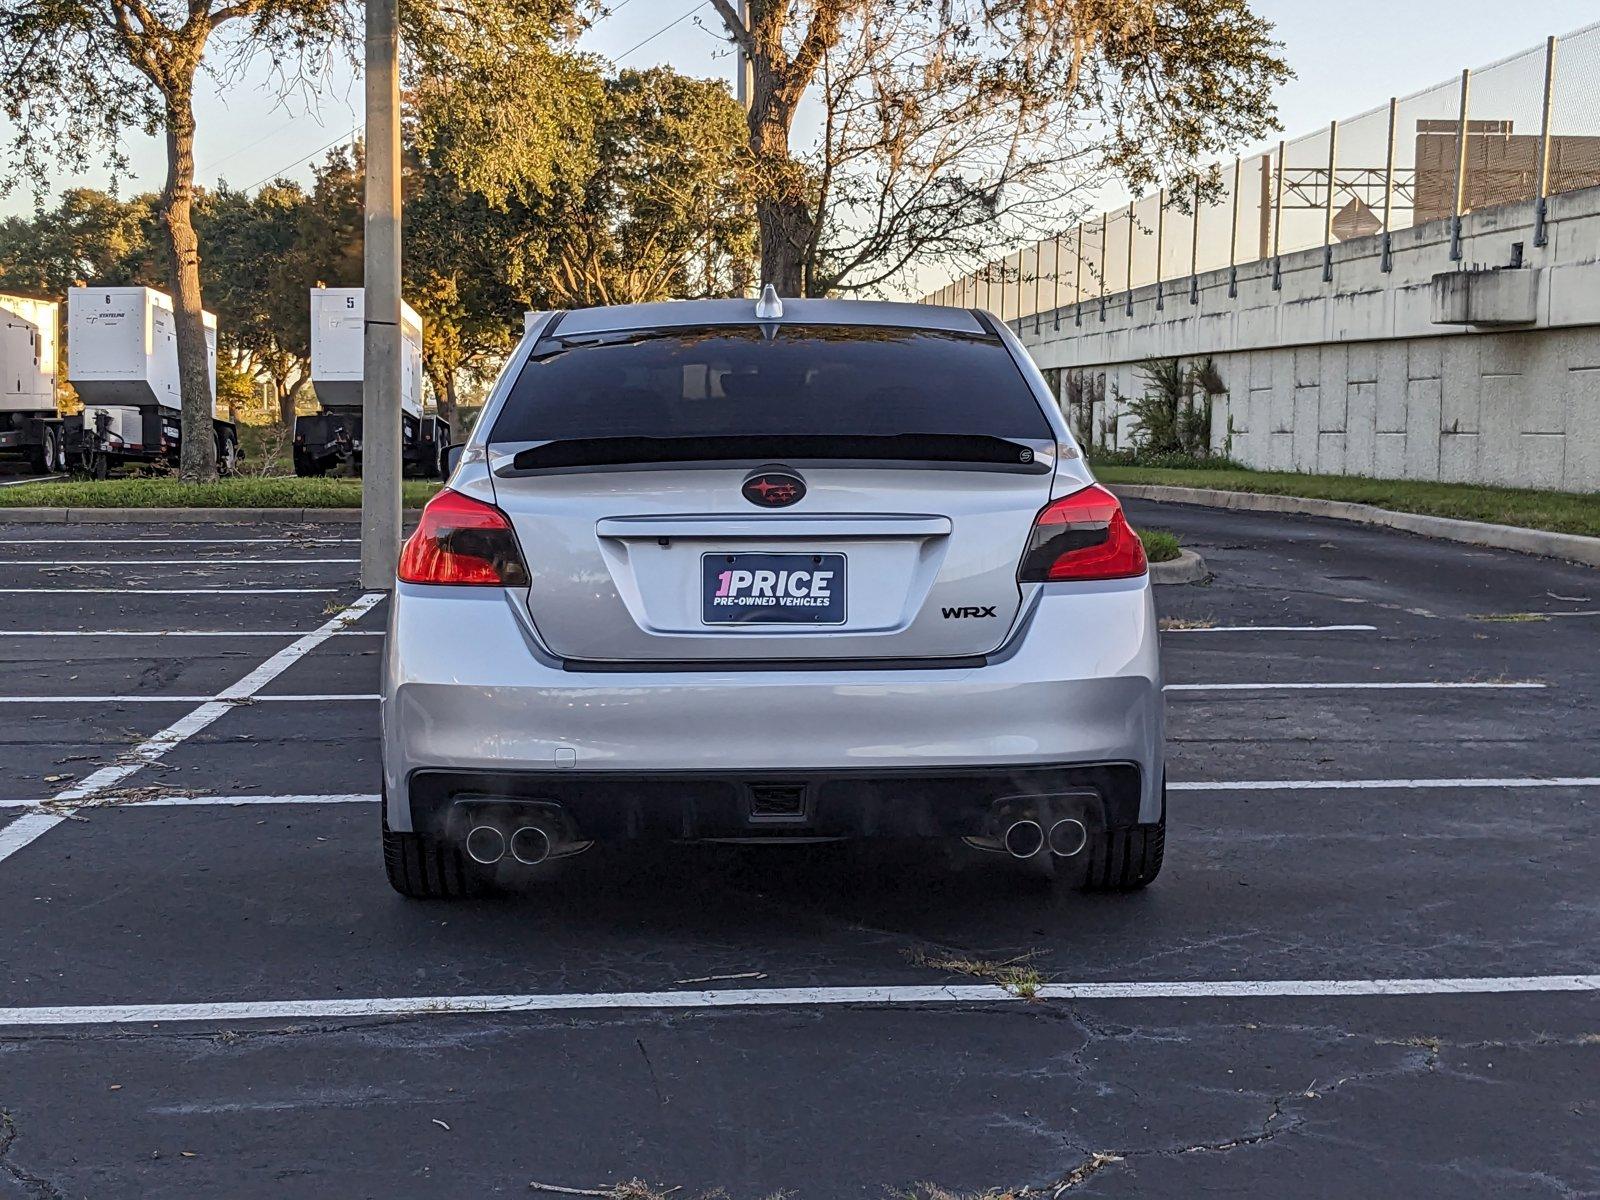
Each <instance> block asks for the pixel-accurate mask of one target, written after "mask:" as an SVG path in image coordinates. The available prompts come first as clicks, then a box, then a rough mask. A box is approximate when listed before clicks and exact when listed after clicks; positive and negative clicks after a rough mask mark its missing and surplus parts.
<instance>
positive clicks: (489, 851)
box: [466, 825, 506, 867]
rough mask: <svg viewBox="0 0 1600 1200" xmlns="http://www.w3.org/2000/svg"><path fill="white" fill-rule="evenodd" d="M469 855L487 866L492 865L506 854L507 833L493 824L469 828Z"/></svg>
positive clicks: (473, 859)
mask: <svg viewBox="0 0 1600 1200" xmlns="http://www.w3.org/2000/svg"><path fill="white" fill-rule="evenodd" d="M466 849H467V857H468V858H470V859H471V860H472V861H473V862H475V863H479V864H481V865H482V866H485V867H492V866H494V864H495V863H497V862H499V861H500V860H501V859H502V858H504V857H505V856H506V835H505V834H503V833H501V832H500V830H498V829H496V828H495V827H494V826H493V825H474V826H473V827H472V828H471V829H469V830H467V839H466Z"/></svg>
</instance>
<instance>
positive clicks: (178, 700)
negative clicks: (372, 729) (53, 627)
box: [0, 647, 379, 708]
mask: <svg viewBox="0 0 1600 1200" xmlns="http://www.w3.org/2000/svg"><path fill="white" fill-rule="evenodd" d="M291 648H292V647H291ZM377 699H379V696H378V694H377V693H376V692H330V693H329V694H327V695H319V696H294V695H289V696H257V695H255V694H253V693H252V694H249V695H244V696H234V697H229V696H227V694H226V693H224V694H222V695H219V696H0V704H202V703H207V702H209V701H211V700H216V701H218V702H219V703H220V704H222V706H223V707H224V708H233V707H235V706H237V705H240V704H243V703H245V702H246V701H249V702H250V703H251V704H258V703H265V702H266V701H269V700H270V701H272V702H273V703H275V704H326V703H330V702H332V701H338V700H361V701H364V702H367V703H371V702H372V701H374V700H377Z"/></svg>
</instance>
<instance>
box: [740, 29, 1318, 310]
mask: <svg viewBox="0 0 1600 1200" xmlns="http://www.w3.org/2000/svg"><path fill="white" fill-rule="evenodd" d="M711 2H712V3H713V4H714V5H715V7H716V9H717V12H718V13H719V15H720V16H721V17H722V19H723V22H724V24H725V25H726V26H727V29H728V32H729V36H730V38H731V39H732V40H733V41H734V43H735V44H736V45H737V47H738V48H739V50H740V52H741V53H743V54H745V55H747V56H748V58H749V60H750V63H751V74H752V77H753V87H752V92H751V104H750V109H749V113H748V115H747V133H748V142H749V148H750V151H751V155H752V157H753V159H754V165H755V170H756V171H757V172H758V176H759V179H760V185H761V201H760V204H759V216H760V233H761V263H762V276H763V279H764V280H766V281H769V282H771V283H773V284H774V285H775V286H776V287H777V288H778V290H779V291H780V292H782V293H785V294H788V295H825V294H828V293H829V292H834V291H860V290H876V289H878V288H881V287H882V286H883V285H885V284H886V283H887V282H889V281H890V280H892V279H894V278H896V277H897V276H903V275H904V274H906V273H908V272H909V271H910V270H912V269H914V268H915V267H917V266H921V265H927V264H929V263H931V262H938V261H947V262H948V261H953V260H957V259H961V258H969V257H974V256H977V255H981V254H984V253H986V252H987V251H989V250H991V249H992V248H994V247H995V246H997V245H999V244H1002V243H1004V242H1006V241H1008V240H1010V239H1011V238H1012V237H1014V236H1015V235H1016V234H1017V233H1018V232H1019V231H1022V230H1032V229H1036V228H1038V227H1039V226H1040V225H1042V224H1043V223H1044V222H1045V221H1047V220H1050V219H1053V218H1055V217H1056V216H1057V214H1059V213H1060V212H1061V211H1062V210H1063V209H1064V208H1065V207H1067V206H1069V205H1070V204H1071V203H1072V198H1073V196H1074V193H1075V192H1076V191H1077V190H1079V189H1080V188H1082V187H1084V186H1085V185H1088V184H1092V183H1096V182H1099V181H1101V180H1103V179H1104V178H1105V177H1107V176H1108V175H1114V176H1117V177H1120V178H1122V179H1123V180H1125V181H1126V182H1127V183H1128V185H1129V186H1131V187H1135V188H1140V187H1143V186H1145V185H1147V184H1149V183H1150V182H1152V181H1154V180H1157V179H1168V180H1171V179H1186V180H1189V181H1190V182H1191V184H1192V183H1194V182H1203V181H1202V180H1201V179H1200V169H1199V166H1198V164H1199V163H1200V162H1201V161H1202V159H1203V158H1204V157H1205V156H1206V155H1208V154H1214V153H1218V152H1220V151H1222V150H1223V149H1225V148H1227V147H1230V146H1232V145H1235V144H1237V143H1238V142H1240V141H1244V140H1248V139H1250V138H1253V137H1257V136H1260V135H1261V134H1263V133H1265V132H1266V131H1267V130H1269V129H1270V128H1272V127H1273V126H1274V125H1275V115H1276V114H1275V109H1274V107H1273V104H1272V101H1271V91H1272V88H1273V86H1274V85H1275V84H1277V83H1278V82H1279V81H1281V80H1283V79H1284V78H1286V77H1287V74H1288V68H1287V67H1286V66H1285V64H1284V62H1283V61H1282V59H1281V58H1280V57H1279V56H1278V55H1277V53H1276V51H1277V49H1278V47H1277V45H1276V44H1275V43H1274V42H1272V40H1271V37H1270V34H1271V27H1270V26H1269V25H1268V24H1267V23H1266V22H1265V21H1263V20H1261V19H1260V18H1259V17H1257V16H1255V15H1254V14H1253V13H1252V12H1251V11H1250V8H1249V5H1248V0H941V2H940V3H937V4H935V3H931V2H925V3H914V4H906V3H901V2H897V0H750V4H749V25H748V28H746V27H745V26H743V25H741V23H740V21H739V17H738V14H737V12H736V11H735V8H734V5H733V3H732V0H711ZM808 92H811V93H814V96H815V99H816V100H817V101H818V103H819V105H820V107H821V109H822V117H823V121H822V125H823V128H822V132H821V134H820V135H819V138H818V141H817V143H816V145H815V146H813V147H811V148H810V149H809V150H805V151H803V152H798V153H797V152H796V151H795V150H794V149H793V148H792V147H791V145H790V135H791V130H792V127H793V123H794V119H795V115H796V113H797V111H798V110H799V107H800V104H801V101H802V100H803V99H804V98H805V97H806V96H807V94H808ZM1190 190H1192V187H1191V189H1190Z"/></svg>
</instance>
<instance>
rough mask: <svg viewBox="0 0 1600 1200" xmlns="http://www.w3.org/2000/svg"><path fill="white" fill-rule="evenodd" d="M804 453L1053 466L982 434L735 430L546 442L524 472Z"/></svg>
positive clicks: (525, 456)
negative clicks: (710, 434) (711, 434)
mask: <svg viewBox="0 0 1600 1200" xmlns="http://www.w3.org/2000/svg"><path fill="white" fill-rule="evenodd" d="M798 459H812V460H817V459H821V460H834V461H858V462H859V461H877V462H908V463H927V464H952V465H970V466H983V467H991V468H994V469H997V470H1007V471H1020V472H1025V473H1028V474H1037V473H1042V472H1046V471H1048V470H1049V469H1050V468H1049V466H1048V465H1046V464H1043V463H1040V462H1038V461H1037V460H1036V456H1035V454H1034V451H1033V448H1032V447H1031V446H1025V445H1023V444H1022V443H1020V442H1012V441H1008V440H1006V439H1005V438H999V437H988V436H984V435H977V434H947V433H893V434H873V435H844V434H767V435H763V434H752V435H741V436H732V437H596V438H568V439H564V440H562V441H555V442H545V443H544V444H543V445H539V446H531V447H529V448H528V449H526V450H521V451H518V452H517V454H516V456H515V457H514V458H513V459H512V460H511V465H512V467H513V468H514V469H516V470H518V471H541V470H558V469H561V468H570V467H605V466H624V465H637V464H649V463H700V462H707V463H710V462H736V463H764V462H773V461H782V462H792V461H795V460H798Z"/></svg>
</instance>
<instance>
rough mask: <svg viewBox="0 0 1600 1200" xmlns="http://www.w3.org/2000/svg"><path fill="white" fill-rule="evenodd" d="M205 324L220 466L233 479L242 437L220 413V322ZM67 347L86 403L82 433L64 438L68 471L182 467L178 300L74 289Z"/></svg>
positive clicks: (140, 291) (129, 290)
mask: <svg viewBox="0 0 1600 1200" xmlns="http://www.w3.org/2000/svg"><path fill="white" fill-rule="evenodd" d="M204 317H205V330H206V349H207V357H208V367H209V370H208V371H207V380H206V382H207V386H208V387H209V389H210V393H211V405H212V414H211V416H212V421H211V424H212V437H213V438H215V439H216V449H217V467H218V469H219V470H220V471H221V472H222V473H223V474H225V475H231V474H232V473H233V472H234V471H235V470H236V469H237V468H238V463H239V433H238V429H237V427H236V426H235V425H234V424H233V422H231V421H228V420H225V419H221V418H219V417H218V416H217V413H216V402H217V319H216V317H214V316H213V315H212V314H211V313H205V314H204ZM67 348H68V353H67V380H68V382H70V383H71V384H72V386H73V389H74V390H75V391H77V393H78V396H79V398H80V399H81V400H82V401H83V414H82V417H81V426H80V427H79V428H77V429H76V430H74V429H71V428H69V429H68V430H67V434H66V437H65V439H64V445H65V449H66V452H67V461H68V465H69V466H72V467H75V468H77V469H79V470H82V471H85V472H87V473H89V474H91V475H94V476H95V477H97V478H104V477H105V475H106V472H107V471H108V470H109V469H110V468H111V467H114V466H117V465H119V464H121V463H128V462H141V463H156V462H165V463H168V464H171V465H173V466H176V465H177V463H178V460H179V455H180V452H181V448H182V442H183V421H182V413H183V398H182V391H181V389H180V386H179V377H178V338H177V330H176V324H175V321H174V317H173V311H172V300H171V298H170V297H169V296H167V295H166V294H165V293H164V292H158V291H156V290H155V289H154V288H146V287H110V288H108V287H75V288H71V289H69V290H68V292H67Z"/></svg>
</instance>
